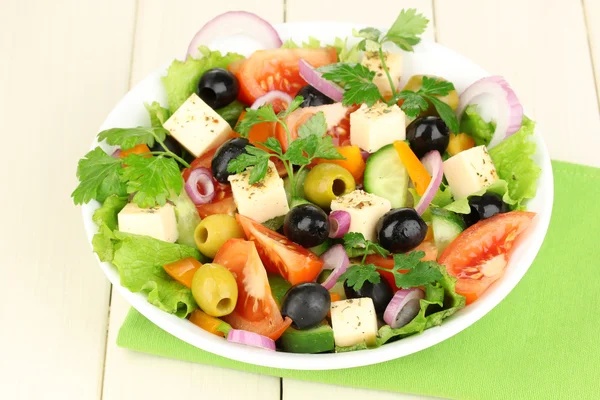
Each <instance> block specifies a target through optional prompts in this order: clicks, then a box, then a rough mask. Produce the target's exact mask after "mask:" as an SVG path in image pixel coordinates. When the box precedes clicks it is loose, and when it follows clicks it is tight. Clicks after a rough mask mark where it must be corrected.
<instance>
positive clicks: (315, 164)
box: [72, 9, 540, 353]
mask: <svg viewBox="0 0 600 400" xmlns="http://www.w3.org/2000/svg"><path fill="white" fill-rule="evenodd" d="M427 24H428V20H427V19H426V18H425V17H424V16H423V15H421V14H419V13H417V11H416V10H414V9H409V10H403V11H401V12H400V14H399V16H398V18H397V19H396V21H395V22H394V23H393V25H392V26H391V27H390V28H389V29H388V30H387V31H380V30H379V29H376V28H364V29H361V30H358V31H356V30H355V31H353V32H352V37H351V40H348V38H337V39H335V41H334V43H333V44H329V43H328V44H324V43H321V42H320V41H319V40H318V39H315V38H312V37H311V38H310V39H309V40H308V41H307V42H302V43H296V42H294V41H292V40H287V41H285V42H283V41H282V40H281V39H280V37H279V35H278V33H277V31H276V30H275V29H274V28H273V27H272V26H271V25H270V24H269V23H268V22H266V21H264V20H263V19H261V18H259V17H258V16H256V15H254V14H251V13H247V12H229V13H226V14H223V15H220V16H218V17H216V18H215V19H213V20H212V21H210V22H209V23H208V24H207V25H206V26H204V27H203V28H202V29H201V30H200V31H199V32H198V34H196V36H195V37H194V38H193V40H192V42H191V44H190V46H189V48H188V51H187V54H186V57H185V59H184V60H175V61H173V62H172V64H171V65H170V66H169V68H168V70H167V72H166V75H164V77H163V78H162V82H163V84H164V89H165V92H166V95H167V99H168V103H167V104H159V103H158V102H153V103H149V104H145V106H146V108H147V110H148V114H149V124H148V126H140V127H135V128H131V127H124V128H112V129H108V130H104V131H102V132H100V133H99V134H98V140H99V142H104V144H103V146H102V147H100V146H99V147H96V148H94V149H93V150H91V151H90V152H89V153H87V154H86V155H85V157H84V158H82V159H81V160H80V161H79V164H78V168H77V177H78V178H79V186H78V187H77V188H76V189H75V191H74V192H73V194H72V197H73V200H74V202H75V204H84V203H88V202H90V201H95V202H98V203H99V208H98V209H97V210H96V211H95V212H94V215H93V220H94V222H95V223H96V224H97V225H98V233H97V234H96V235H95V236H94V237H93V241H92V244H93V248H94V251H95V253H96V254H97V255H98V257H99V259H100V260H101V261H105V262H110V263H112V264H113V265H114V266H115V267H116V268H117V269H118V271H119V274H120V279H121V285H123V286H124V287H126V288H127V289H129V290H130V291H132V292H142V293H145V294H146V295H147V298H148V301H149V302H150V303H152V304H153V305H155V306H156V307H159V308H160V309H161V310H164V311H165V312H168V313H173V314H176V315H177V316H179V317H181V318H187V319H189V321H190V322H191V323H193V324H195V325H197V326H198V327H199V329H204V330H206V331H208V332H210V333H212V334H214V335H217V336H221V337H223V338H224V340H228V341H231V342H236V343H241V344H245V345H249V346H256V347H260V348H263V349H266V350H269V351H275V350H277V351H285V352H294V353H327V352H345V351H352V350H360V349H369V348H375V347H379V346H381V345H384V344H385V343H387V342H391V341H395V340H399V339H402V338H404V337H407V336H410V335H414V334H418V333H421V332H423V331H424V330H425V329H428V328H431V327H434V326H437V325H440V324H442V323H443V321H444V319H446V318H448V317H449V316H451V315H452V314H454V313H455V312H456V311H458V310H459V309H461V308H463V307H465V306H468V305H469V304H470V303H472V302H474V301H477V299H478V298H479V297H480V296H481V295H482V294H483V293H484V292H485V291H486V290H488V288H489V287H490V285H492V284H493V283H494V281H496V280H497V279H498V278H499V277H501V276H502V274H503V270H504V268H505V266H506V265H507V263H508V259H509V257H510V253H511V249H512V247H513V245H514V243H515V241H516V240H518V239H519V235H520V234H521V233H522V232H523V231H524V230H526V229H527V228H528V226H529V225H530V223H531V221H532V219H533V218H534V217H535V214H534V213H532V212H528V211H526V202H527V199H531V198H533V197H534V196H535V193H536V182H537V179H538V176H539V175H540V168H539V167H538V166H537V165H536V164H535V162H534V160H533V158H532V157H533V155H534V153H535V152H536V144H535V142H534V141H532V140H531V137H532V135H533V130H534V122H533V121H531V120H530V119H528V118H527V117H526V116H525V115H524V114H523V108H522V106H521V104H520V103H519V101H518V99H517V96H516V95H515V93H514V91H513V90H512V89H511V87H510V86H509V85H508V83H507V82H506V81H505V80H504V79H503V78H502V77H499V76H490V77H486V78H483V79H480V80H478V81H476V82H473V83H472V85H470V86H469V87H468V88H467V89H466V90H464V91H463V92H462V93H458V92H457V90H456V88H455V87H454V85H453V83H452V82H450V81H448V80H446V79H444V78H443V77H438V76H429V75H414V76H411V77H406V76H404V75H403V57H404V56H405V54H406V53H407V52H411V51H412V50H413V46H416V45H417V44H418V43H419V42H420V35H421V34H422V33H423V32H424V31H425V29H426V26H427ZM230 26H237V27H239V29H241V30H243V31H244V32H245V34H247V35H248V36H250V37H251V38H253V39H254V40H256V41H259V42H260V43H262V44H263V46H264V49H263V50H258V51H256V52H254V53H253V54H251V55H250V56H248V57H244V56H242V55H240V54H235V53H227V54H222V53H220V52H219V51H211V50H210V49H209V48H208V47H206V44H210V43H211V42H213V41H214V40H215V39H216V38H218V37H219V36H222V35H224V34H226V33H227V31H228V29H229V27H230ZM387 49H391V50H389V51H388V50H387ZM401 79H402V81H403V82H406V84H403V85H402V86H400V82H401ZM490 110H492V111H491V112H490ZM484 112H487V113H488V114H489V115H486V114H484ZM105 149H110V150H109V151H106V150H105Z"/></svg>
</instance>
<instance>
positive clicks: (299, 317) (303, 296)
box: [281, 282, 331, 330]
mask: <svg viewBox="0 0 600 400" xmlns="http://www.w3.org/2000/svg"><path fill="white" fill-rule="evenodd" d="M330 306H331V295H330V294H329V291H328V290H327V289H325V288H324V287H323V286H322V285H320V284H318V283H314V282H307V283H300V284H298V285H295V286H292V287H291V288H290V289H289V290H288V291H287V293H286V294H285V296H284V297H283V300H281V315H282V316H284V317H290V318H291V320H292V321H294V323H293V325H294V328H297V329H301V330H302V329H309V328H312V327H314V326H317V325H319V324H320V323H321V321H323V320H324V319H325V317H326V316H327V313H328V312H329V307H330Z"/></svg>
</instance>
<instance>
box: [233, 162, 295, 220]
mask: <svg viewBox="0 0 600 400" xmlns="http://www.w3.org/2000/svg"><path fill="white" fill-rule="evenodd" d="M250 171H252V167H250V168H248V169H247V170H246V171H244V172H242V173H239V174H235V175H231V176H230V177H229V178H228V179H229V183H231V191H232V192H233V200H234V201H235V204H236V206H237V209H238V212H239V213H240V214H242V215H244V216H246V217H249V218H252V219H253V220H255V221H257V222H260V223H263V222H265V221H268V220H270V219H271V218H275V217H279V216H281V215H285V214H287V213H288V211H290V208H289V206H288V202H287V197H286V195H285V189H284V187H283V179H281V178H280V177H279V174H278V173H277V168H275V164H273V163H272V162H271V161H269V169H268V170H267V175H266V176H265V179H263V180H262V181H260V182H257V183H255V184H253V185H250V183H249V180H250Z"/></svg>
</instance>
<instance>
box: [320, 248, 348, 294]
mask: <svg viewBox="0 0 600 400" xmlns="http://www.w3.org/2000/svg"><path fill="white" fill-rule="evenodd" d="M321 260H323V262H324V263H325V265H323V269H330V270H332V271H331V274H330V275H329V276H328V277H327V279H325V282H323V283H322V285H323V287H324V288H325V289H327V290H329V289H331V288H332V287H334V286H335V283H336V282H337V280H338V278H339V277H340V275H342V274H343V273H344V272H346V270H347V269H348V266H349V265H350V260H349V259H348V254H346V250H344V246H342V245H341V244H336V245H335V246H332V247H331V248H330V249H329V250H327V251H326V252H325V253H323V255H322V256H321Z"/></svg>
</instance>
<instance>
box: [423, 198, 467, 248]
mask: <svg viewBox="0 0 600 400" xmlns="http://www.w3.org/2000/svg"><path fill="white" fill-rule="evenodd" d="M431 225H432V227H433V240H434V242H435V245H436V247H437V248H438V251H439V252H440V254H441V252H443V251H444V250H445V249H446V247H448V245H449V244H450V243H451V242H452V241H453V240H454V239H456V237H457V236H458V235H460V233H461V232H462V231H464V230H465V222H464V221H463V219H462V218H461V217H460V216H459V215H458V214H456V213H453V212H452V211H448V210H444V209H443V208H436V207H432V208H431Z"/></svg>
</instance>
